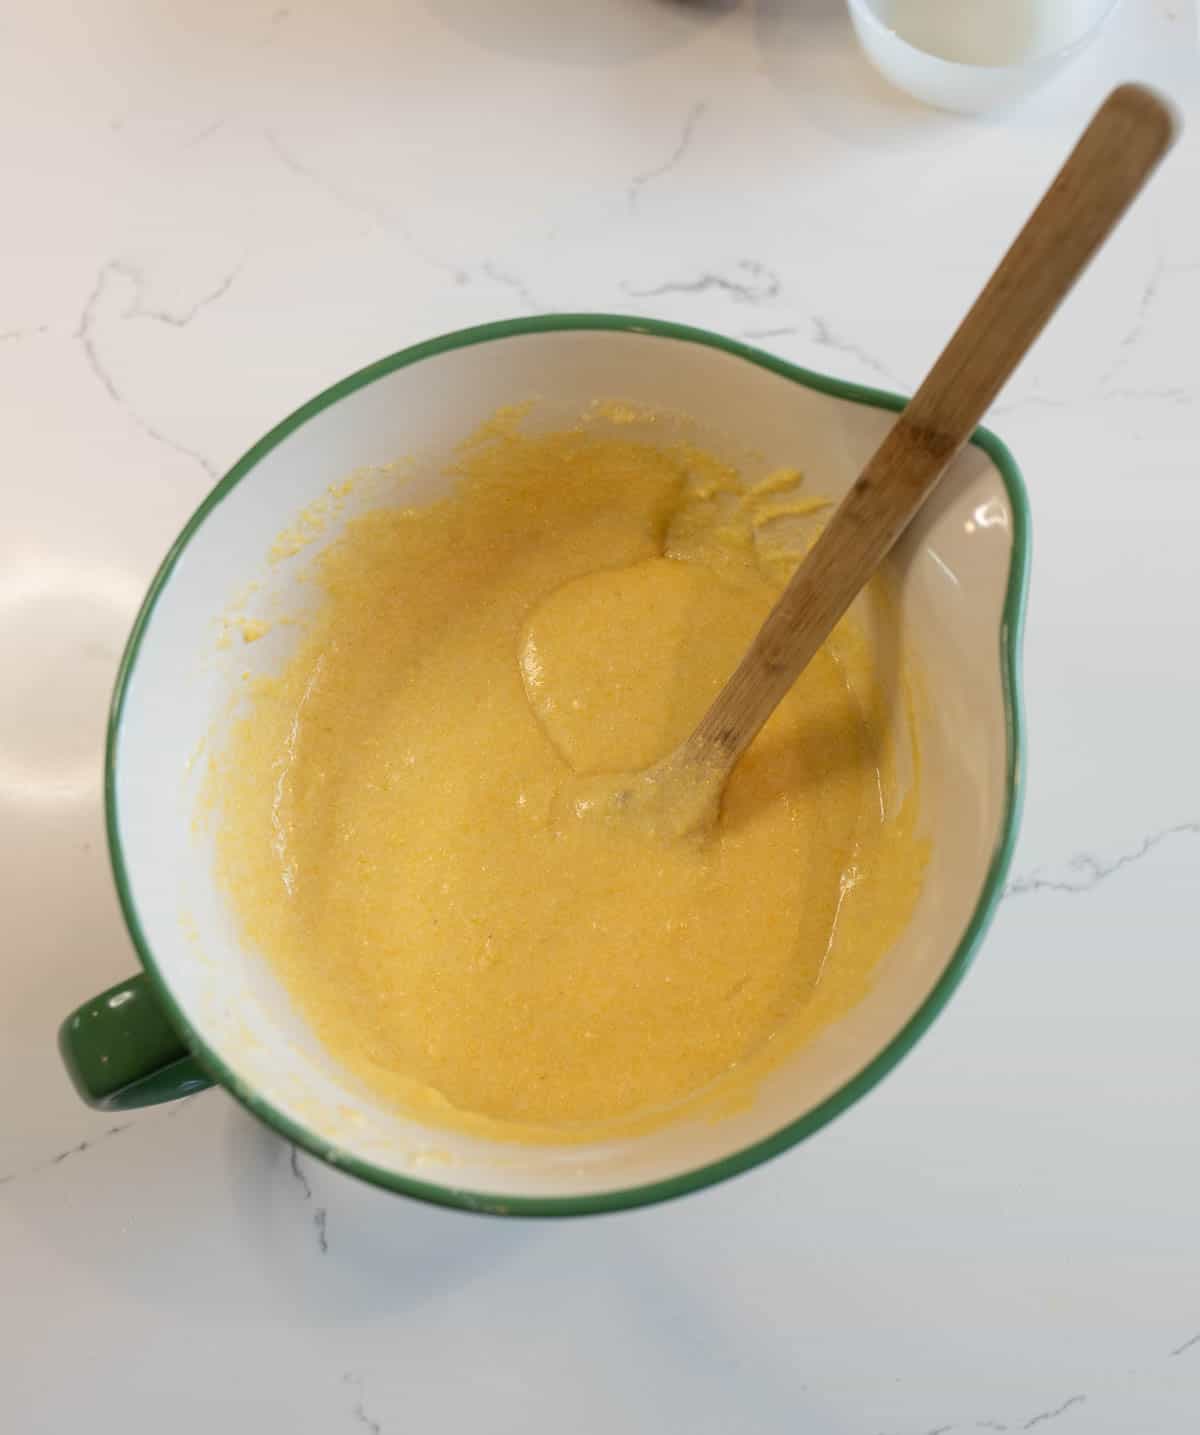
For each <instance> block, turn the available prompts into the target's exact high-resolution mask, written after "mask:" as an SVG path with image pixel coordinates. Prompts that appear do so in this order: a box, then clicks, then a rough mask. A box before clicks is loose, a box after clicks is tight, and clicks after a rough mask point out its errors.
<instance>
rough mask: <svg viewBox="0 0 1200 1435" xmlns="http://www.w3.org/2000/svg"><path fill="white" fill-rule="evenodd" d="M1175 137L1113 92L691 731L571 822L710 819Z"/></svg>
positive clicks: (675, 823) (1161, 114)
mask: <svg viewBox="0 0 1200 1435" xmlns="http://www.w3.org/2000/svg"><path fill="white" fill-rule="evenodd" d="M1175 132H1176V121H1175V117H1174V114H1173V112H1172V110H1171V109H1170V107H1169V106H1168V105H1167V104H1166V103H1165V102H1164V101H1163V100H1161V99H1160V98H1159V97H1158V96H1157V95H1155V94H1154V93H1153V92H1151V91H1150V90H1147V89H1144V88H1143V87H1142V86H1140V85H1122V86H1120V88H1118V89H1116V90H1114V91H1113V92H1112V94H1111V95H1109V97H1108V99H1106V100H1105V101H1104V103H1103V105H1101V107H1100V109H1099V110H1098V111H1097V113H1096V115H1095V117H1094V119H1093V120H1092V122H1091V124H1089V125H1088V127H1087V129H1086V130H1085V131H1084V132H1083V135H1082V137H1081V138H1080V140H1079V143H1078V144H1077V145H1076V146H1075V149H1074V150H1073V151H1072V153H1071V155H1070V157H1069V158H1068V160H1067V162H1066V164H1065V165H1063V167H1062V170H1061V171H1060V172H1059V174H1058V177H1057V178H1056V179H1055V181H1054V183H1053V184H1052V185H1051V186H1050V188H1049V190H1048V191H1047V193H1046V195H1045V197H1044V198H1043V200H1042V202H1041V203H1040V204H1039V205H1038V207H1037V209H1035V210H1034V212H1033V214H1032V216H1031V217H1030V219H1029V220H1028V222H1027V223H1026V225H1025V227H1024V229H1022V230H1021V232H1020V234H1019V235H1018V236H1017V238H1016V240H1015V242H1014V243H1013V245H1012V248H1011V249H1009V251H1008V253H1007V254H1006V255H1005V256H1004V258H1003V259H1002V260H1001V261H1000V267H999V268H998V269H997V270H996V272H995V273H994V274H993V275H992V277H991V279H990V280H989V281H988V284H987V287H986V288H985V289H984V290H983V292H982V294H980V296H979V298H978V299H976V301H975V303H974V305H973V306H972V307H971V310H970V312H969V313H968V314H967V316H966V318H965V319H964V320H963V321H962V323H961V324H960V325H959V327H958V329H957V331H956V332H955V334H954V336H953V337H952V338H951V340H950V342H949V343H948V344H947V345H946V347H945V349H944V350H943V351H942V354H941V357H940V358H939V359H938V360H937V362H936V363H935V364H934V366H933V368H932V369H931V370H930V372H929V376H928V377H927V378H926V380H925V382H924V383H923V384H922V385H921V387H920V388H919V389H918V390H917V392H916V394H915V395H914V396H913V397H912V398H911V399H910V400H909V402H908V404H907V406H906V407H905V408H904V410H903V411H902V412H901V413H900V415H899V416H898V418H897V419H896V422H895V424H893V426H892V428H891V430H890V431H889V432H888V435H887V437H886V438H885V439H884V440H883V442H882V443H881V444H880V446H879V448H878V450H877V451H876V453H875V455H874V457H873V458H872V459H871V460H870V462H869V463H868V464H867V466H866V468H864V469H863V471H862V473H861V475H860V476H859V478H858V479H857V481H856V482H855V484H854V486H853V487H852V488H851V489H850V491H849V492H848V493H847V494H846V496H845V498H844V499H843V500H842V502H841V503H840V504H839V506H838V508H837V510H836V511H835V513H834V515H833V517H832V519H831V520H830V521H829V524H828V525H827V527H826V528H825V529H824V531H823V532H822V534H821V536H820V537H819V538H818V539H817V542H816V543H815V545H814V546H813V548H812V549H811V550H810V552H809V553H808V555H807V557H806V558H805V559H804V561H803V562H802V563H801V564H800V566H799V568H798V569H797V570H796V572H795V574H793V576H792V578H791V581H790V582H789V583H788V585H787V587H786V588H785V589H784V591H783V593H782V594H781V595H780V598H779V600H778V602H777V603H776V604H775V607H774V608H773V609H772V610H771V612H770V614H769V615H768V616H767V619H766V621H765V622H764V623H763V625H762V627H761V629H760V630H759V632H758V635H757V637H756V638H755V639H754V641H753V642H752V643H751V645H750V648H749V650H748V651H747V653H746V656H745V657H744V658H743V659H742V661H741V663H740V664H739V665H738V667H737V669H736V671H735V672H734V673H733V675H732V676H731V677H730V678H729V680H728V682H726V684H725V686H724V687H723V688H722V689H721V691H720V693H719V694H718V695H717V698H716V700H715V701H714V702H713V704H712V706H711V707H710V708H709V710H708V711H707V712H706V713H705V714H704V716H703V717H702V718H701V719H700V722H699V724H698V725H697V727H696V729H695V731H694V732H693V733H692V734H691V736H690V737H688V738H687V739H686V740H685V741H684V742H683V744H682V745H681V746H680V747H678V748H677V749H676V750H675V751H674V752H673V753H671V754H670V755H669V756H668V757H666V758H664V759H663V760H662V761H661V762H660V763H658V764H656V766H655V767H653V768H650V769H648V770H647V771H646V772H643V773H638V774H632V775H631V774H626V775H624V776H623V777H614V776H609V777H607V778H605V779H592V780H591V783H592V784H593V785H591V786H589V787H587V788H586V789H582V790H581V795H580V796H578V797H577V798H576V800H575V801H574V804H573V805H574V808H575V810H576V811H577V812H579V813H583V812H586V811H595V810H601V811H608V812H612V813H614V814H615V813H616V812H624V811H627V810H630V809H633V810H635V811H638V812H641V813H643V814H645V815H647V816H648V817H649V818H650V819H651V821H652V825H653V826H655V827H656V828H663V829H665V830H667V831H671V832H677V833H682V832H687V831H693V830H695V829H697V828H700V827H703V826H704V825H705V824H706V823H708V822H711V821H712V820H714V819H715V817H716V813H717V811H718V808H719V805H720V799H721V793H722V791H723V790H724V787H725V783H726V781H727V779H728V777H729V774H730V772H731V770H732V769H733V766H734V764H735V763H736V762H737V760H738V759H739V758H740V757H741V755H742V753H743V752H745V750H746V748H747V747H748V746H749V745H750V743H751V742H752V741H753V740H754V738H755V736H756V735H757V733H758V732H759V730H760V729H761V727H762V725H763V724H764V723H765V722H766V720H767V719H768V718H769V717H770V716H771V714H772V712H774V710H775V708H776V707H777V706H778V704H779V702H780V701H781V699H782V698H783V697H784V695H785V694H786V693H787V691H788V689H789V688H790V687H791V686H792V684H793V683H794V682H795V681H796V679H797V678H798V677H799V676H800V674H801V673H802V672H803V670H804V668H805V666H806V665H807V663H808V662H809V660H810V659H811V658H812V656H813V654H814V653H815V652H816V651H817V649H818V648H819V647H820V646H821V644H822V643H823V642H824V641H825V639H826V638H827V637H828V636H829V633H830V631H831V630H832V628H833V626H834V624H835V623H836V622H837V621H838V619H839V618H840V617H841V616H842V614H843V613H844V612H845V611H846V609H847V608H848V607H849V606H850V603H851V602H852V601H853V599H854V598H855V596H856V595H857V594H858V593H859V591H860V590H861V589H862V587H863V586H864V584H865V583H866V582H867V580H868V579H869V578H870V577H871V575H872V574H873V573H874V572H875V570H876V568H878V566H879V564H880V563H881V562H882V561H883V559H884V557H885V556H886V555H887V553H888V551H889V550H890V549H891V547H892V545H893V544H894V543H895V542H896V540H897V539H898V538H899V537H900V535H901V534H902V533H903V532H904V530H905V528H907V527H908V525H909V523H910V522H911V521H912V519H913V518H914V516H915V515H916V513H917V510H918V509H919V508H920V507H921V505H922V504H923V503H924V502H925V500H926V499H927V498H928V497H929V495H930V494H931V493H932V492H933V490H934V488H935V487H936V485H937V483H938V480H939V479H940V478H941V477H942V474H943V473H945V471H946V468H947V466H948V465H949V463H950V461H951V459H953V458H954V456H955V454H957V453H958V451H959V449H960V448H962V446H963V445H964V444H965V443H966V442H967V440H968V439H969V438H970V437H971V434H972V433H973V432H974V430H975V427H976V425H977V424H978V423H979V421H980V419H981V418H982V417H983V415H984V413H985V411H986V410H987V408H988V406H989V405H990V404H991V402H992V400H993V399H994V398H995V397H996V394H997V393H998V392H999V390H1000V388H1001V387H1002V385H1003V384H1004V383H1005V381H1006V380H1007V379H1008V378H1009V376H1010V375H1011V374H1012V372H1013V370H1014V369H1015V368H1016V366H1017V364H1018V363H1019V362H1020V360H1021V359H1022V357H1023V356H1024V354H1025V352H1026V350H1027V349H1028V348H1029V346H1030V345H1031V344H1032V343H1033V341H1034V340H1035V339H1036V338H1037V337H1038V335H1039V334H1040V333H1041V331H1042V329H1043V327H1044V326H1045V324H1046V321H1047V320H1048V319H1049V318H1050V316H1051V315H1052V314H1053V313H1054V311H1055V310H1056V309H1057V308H1058V306H1059V304H1060V303H1061V302H1062V300H1063V299H1064V298H1065V297H1066V295H1067V293H1068V291H1069V290H1070V288H1071V286H1072V285H1073V284H1074V283H1075V281H1076V280H1077V279H1078V278H1079V276H1080V274H1081V273H1082V272H1083V270H1084V268H1085V267H1086V266H1087V264H1088V261H1089V260H1090V259H1091V258H1092V256H1093V255H1094V254H1095V253H1096V251H1097V250H1098V249H1099V248H1100V246H1101V244H1103V242H1104V240H1105V239H1106V238H1107V237H1108V234H1109V233H1110V231H1111V230H1112V229H1113V228H1114V226H1115V225H1116V223H1117V221H1118V220H1119V219H1120V218H1121V216H1122V214H1124V212H1125V210H1126V208H1127V207H1128V206H1129V204H1130V203H1131V202H1132V200H1133V199H1134V197H1135V196H1136V195H1137V193H1138V191H1139V190H1140V189H1141V188H1142V186H1143V184H1145V182H1146V180H1147V179H1148V178H1149V176H1150V175H1151V173H1152V172H1153V170H1154V168H1155V167H1156V165H1157V164H1158V162H1159V161H1160V160H1161V159H1162V157H1163V155H1164V154H1165V153H1166V152H1167V150H1168V149H1169V148H1170V146H1171V143H1172V141H1173V140H1174V138H1175Z"/></svg>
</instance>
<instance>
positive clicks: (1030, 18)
mask: <svg viewBox="0 0 1200 1435" xmlns="http://www.w3.org/2000/svg"><path fill="white" fill-rule="evenodd" d="M872 9H873V10H874V11H875V13H876V14H877V15H878V16H879V18H880V19H881V20H882V21H883V23H884V24H885V25H887V26H888V27H889V28H890V29H892V30H894V31H895V33H896V34H897V35H898V36H899V37H900V38H901V39H902V40H905V41H906V42H907V43H908V44H910V45H912V46H913V47H914V48H916V49H918V50H924V51H925V53H926V54H929V55H936V56H938V57H939V58H940V59H943V60H950V61H953V62H955V63H957V64H962V65H1016V64H1020V63H1021V62H1022V61H1024V60H1030V59H1032V58H1034V57H1035V56H1039V55H1050V54H1053V53H1054V52H1055V51H1057V50H1062V49H1065V48H1066V47H1067V46H1068V45H1070V44H1071V43H1072V42H1073V41H1074V40H1076V39H1077V38H1078V37H1079V36H1080V35H1081V34H1083V33H1084V32H1085V31H1086V30H1087V29H1088V28H1089V27H1090V26H1091V25H1093V24H1095V21H1096V11H1097V5H1096V0H872Z"/></svg>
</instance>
